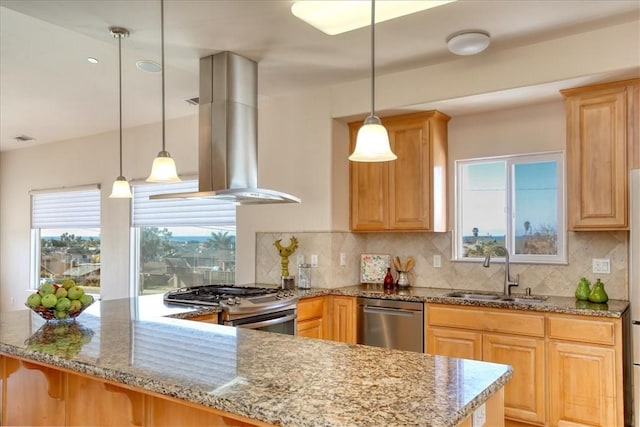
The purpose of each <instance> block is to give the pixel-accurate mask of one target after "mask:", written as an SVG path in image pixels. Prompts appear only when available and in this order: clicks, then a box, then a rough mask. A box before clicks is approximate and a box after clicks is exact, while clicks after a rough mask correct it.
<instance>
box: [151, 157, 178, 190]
mask: <svg viewBox="0 0 640 427" xmlns="http://www.w3.org/2000/svg"><path fill="white" fill-rule="evenodd" d="M180 181H181V180H180V178H178V173H177V172H176V162H174V161H173V159H172V158H171V156H170V155H169V153H168V152H166V151H161V152H159V153H158V157H156V158H155V159H153V165H151V175H149V178H147V182H180Z"/></svg>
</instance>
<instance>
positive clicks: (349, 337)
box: [329, 295, 358, 344]
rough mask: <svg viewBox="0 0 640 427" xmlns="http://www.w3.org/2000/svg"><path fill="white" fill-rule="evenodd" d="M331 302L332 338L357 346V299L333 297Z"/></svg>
mask: <svg viewBox="0 0 640 427" xmlns="http://www.w3.org/2000/svg"><path fill="white" fill-rule="evenodd" d="M329 298H330V301H331V337H330V339H332V340H334V341H340V342H345V343H348V344H356V341H357V332H358V331H357V328H356V322H357V316H356V314H357V313H356V297H352V296H346V295H345V296H343V295H332V296H330V297H329Z"/></svg>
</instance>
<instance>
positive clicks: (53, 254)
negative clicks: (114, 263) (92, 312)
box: [31, 185, 100, 294]
mask: <svg viewBox="0 0 640 427" xmlns="http://www.w3.org/2000/svg"><path fill="white" fill-rule="evenodd" d="M31 272H32V274H31V277H32V280H31V287H32V288H33V289H36V288H38V286H40V285H41V284H43V283H46V282H60V281H62V279H66V278H72V279H74V280H75V281H76V283H78V284H79V285H82V286H83V287H84V288H85V291H86V292H89V293H92V294H99V293H100V187H99V186H97V185H96V186H90V187H80V188H76V189H64V190H49V191H32V192H31Z"/></svg>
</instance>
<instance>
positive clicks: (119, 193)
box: [109, 27, 131, 199]
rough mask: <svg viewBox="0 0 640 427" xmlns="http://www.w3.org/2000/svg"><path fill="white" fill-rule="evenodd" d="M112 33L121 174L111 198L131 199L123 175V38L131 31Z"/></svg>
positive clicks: (115, 28)
mask: <svg viewBox="0 0 640 427" xmlns="http://www.w3.org/2000/svg"><path fill="white" fill-rule="evenodd" d="M109 32H110V33H111V35H112V36H113V37H115V38H117V39H118V93H119V100H120V101H119V114H120V175H118V177H117V178H116V180H115V181H113V187H112V188H111V195H109V198H111V199H130V198H131V187H129V181H127V178H125V177H124V176H123V175H122V39H123V38H125V37H129V31H128V30H127V29H126V28H122V27H111V28H109Z"/></svg>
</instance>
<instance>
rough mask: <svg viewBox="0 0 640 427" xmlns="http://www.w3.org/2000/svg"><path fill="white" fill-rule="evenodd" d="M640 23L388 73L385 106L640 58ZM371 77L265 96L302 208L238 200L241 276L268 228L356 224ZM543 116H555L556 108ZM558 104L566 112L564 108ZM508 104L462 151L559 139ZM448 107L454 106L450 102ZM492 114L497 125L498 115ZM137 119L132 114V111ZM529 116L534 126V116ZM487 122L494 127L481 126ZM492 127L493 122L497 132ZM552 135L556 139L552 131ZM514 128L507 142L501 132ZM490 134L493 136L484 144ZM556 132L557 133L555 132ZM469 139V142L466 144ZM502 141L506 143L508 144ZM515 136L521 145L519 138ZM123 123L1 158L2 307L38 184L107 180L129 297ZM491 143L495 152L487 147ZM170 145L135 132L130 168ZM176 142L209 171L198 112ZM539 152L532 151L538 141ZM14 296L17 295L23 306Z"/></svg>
mask: <svg viewBox="0 0 640 427" xmlns="http://www.w3.org/2000/svg"><path fill="white" fill-rule="evenodd" d="M639 28H640V21H638V20H636V21H633V22H628V23H624V24H619V25H615V26H612V27H608V28H601V29H597V30H594V31H591V32H588V33H584V34H581V35H574V36H570V37H566V38H564V39H561V40H559V41H556V42H551V41H548V42H543V43H538V44H536V45H532V46H528V47H521V48H517V49H511V50H502V51H499V50H496V51H495V52H492V51H491V50H488V51H487V52H485V53H484V54H483V55H482V56H478V57H475V58H474V57H471V58H460V59H457V58H456V60H453V61H451V62H449V63H446V64H443V65H437V66H430V67H424V68H420V69H416V70H410V71H405V72H398V73H394V74H388V75H382V76H379V78H378V80H377V83H378V84H377V88H378V97H377V105H379V106H380V107H381V108H382V109H397V108H402V107H404V106H408V105H416V104H420V103H426V102H430V101H434V100H444V99H451V98H456V97H461V96H469V95H474V94H478V93H486V92H493V91H497V90H502V89H506V88H514V87H522V86H527V85H530V84H538V83H541V82H550V81H555V80H559V79H567V78H575V77H579V76H583V75H591V74H602V75H606V73H609V72H611V71H612V70H620V69H629V68H633V67H638V66H640V41H639V40H638V37H637V34H638V29H639ZM368 88H369V82H368V79H365V80H361V81H356V82H351V83H347V84H342V85H337V86H334V87H330V88H322V89H315V90H311V91H309V92H307V93H302V94H296V95H293V96H283V97H275V98H270V99H260V100H259V114H258V116H259V130H258V135H259V150H260V151H259V184H260V185H261V186H262V187H265V188H274V189H278V190H282V191H286V192H289V193H293V194H296V195H297V196H299V197H300V198H301V199H302V201H303V202H302V204H300V205H282V206H253V207H240V208H239V209H238V264H237V268H238V272H237V277H238V283H249V282H252V281H254V280H255V277H256V274H255V264H256V262H255V261H256V260H255V258H256V248H255V232H256V231H274V230H276V231H289V230H304V231H327V230H345V229H346V228H347V226H348V222H347V221H348V162H347V160H346V155H347V153H348V149H347V146H348V137H347V134H346V131H345V127H344V124H343V123H342V122H339V121H335V120H334V119H335V118H338V119H339V118H341V117H347V116H351V117H353V116H354V115H364V114H365V113H366V112H367V110H368V108H369V99H370V98H369V93H368ZM541 108H542V109H541V110H540V111H539V114H542V115H546V114H548V111H547V110H546V107H541ZM549 108H551V109H555V111H554V117H557V116H555V114H556V113H558V112H559V109H561V106H558V105H556V106H555V107H549ZM536 111H537V110H536V109H535V108H534V109H533V110H531V112H530V113H525V114H518V112H512V111H506V112H503V113H496V114H495V115H491V114H490V115H487V116H484V117H478V118H475V119H474V118H473V117H469V118H460V119H459V120H458V118H455V117H454V119H453V120H452V121H451V126H450V129H451V130H450V137H451V141H452V148H451V150H452V156H451V158H452V159H453V158H455V157H456V156H462V155H465V156H466V155H472V154H473V153H474V152H475V151H474V150H476V148H474V146H473V145H472V143H471V142H470V140H471V139H473V138H475V140H476V141H477V145H478V147H477V150H479V151H478V152H489V151H501V150H505V151H506V150H511V149H512V148H513V149H514V150H516V149H517V147H518V146H519V144H521V143H522V142H523V141H525V142H527V140H526V139H527V138H530V139H529V140H528V141H529V142H527V144H529V143H534V141H537V140H539V139H547V140H548V141H550V143H553V144H555V143H556V142H557V141H555V139H554V138H555V137H556V136H557V135H558V127H559V126H562V125H561V124H560V123H559V122H558V121H554V122H553V125H552V126H551V128H549V129H544V128H539V127H537V126H536V125H534V124H533V122H532V121H531V120H530V117H529V116H528V115H527V114H533V115H535V114H536ZM444 112H445V113H446V112H447V111H444ZM490 122H492V126H489V124H488V123H490ZM125 123H126V118H125ZM529 123H531V124H530V125H529ZM480 130H484V131H483V132H481V131H480ZM488 130H492V132H494V133H493V134H492V133H489V132H488ZM546 132H548V134H549V135H550V136H551V137H550V138H546ZM501 134H505V135H507V136H508V137H507V138H504V139H502V141H498V140H499V139H500V138H496V135H501ZM481 135H483V136H482V137H481V138H482V141H479V139H480V136H481ZM552 140H553V141H552ZM459 141H460V142H459ZM498 142H499V144H498ZM510 144H513V147H512V146H511V145H510ZM117 146H118V142H117V132H111V133H108V134H103V135H95V136H90V137H87V138H79V139H75V140H71V141H63V142H59V143H55V144H48V145H43V146H35V147H32V148H24V149H19V150H14V151H9V152H3V153H2V155H1V156H0V291H1V293H2V294H1V298H0V309H2V310H9V309H20V308H22V307H23V306H22V301H23V299H24V297H25V296H26V292H25V290H26V289H27V288H28V281H29V210H30V206H29V190H32V189H38V188H53V187H61V186H74V185H83V184H88V183H100V184H102V186H103V189H102V194H103V201H102V206H103V208H102V219H103V226H102V274H103V277H102V287H103V291H102V292H103V297H105V298H117V297H122V296H127V295H128V291H129V283H128V267H127V266H128V262H129V253H128V246H127V244H126V242H127V240H128V227H127V224H128V206H127V202H126V201H121V200H120V201H114V200H109V199H108V198H107V196H108V194H109V192H110V186H111V183H112V181H113V179H114V178H115V177H116V175H117V166H118V163H117V159H118V157H117ZM482 147H491V149H490V150H487V151H485V148H482ZM159 149H160V126H159V124H155V125H149V126H144V127H140V128H136V129H126V130H125V132H124V153H125V161H124V174H125V176H126V177H127V178H129V179H143V178H145V177H146V176H147V174H148V173H149V168H150V164H151V161H152V159H153V157H154V156H155V154H156V153H157V151H159ZM167 149H168V150H169V151H170V152H171V154H172V156H173V157H174V158H175V160H176V163H177V165H178V171H179V173H180V174H194V173H196V172H197V118H196V115H195V111H194V115H193V116H190V117H185V118H182V119H176V120H171V121H169V122H168V123H167ZM527 151H528V149H527ZM11 298H13V299H14V301H13V304H12V302H11V301H12V300H11Z"/></svg>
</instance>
